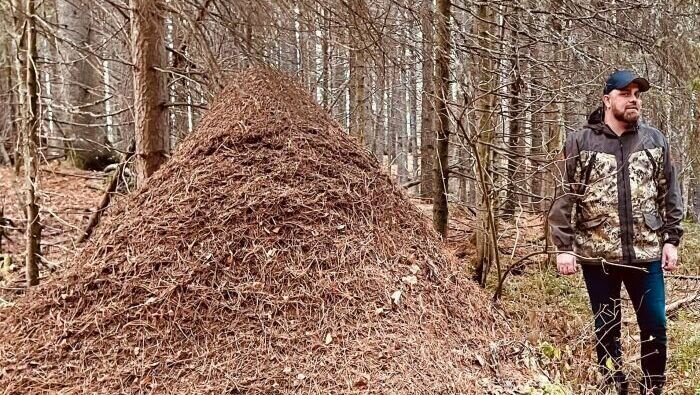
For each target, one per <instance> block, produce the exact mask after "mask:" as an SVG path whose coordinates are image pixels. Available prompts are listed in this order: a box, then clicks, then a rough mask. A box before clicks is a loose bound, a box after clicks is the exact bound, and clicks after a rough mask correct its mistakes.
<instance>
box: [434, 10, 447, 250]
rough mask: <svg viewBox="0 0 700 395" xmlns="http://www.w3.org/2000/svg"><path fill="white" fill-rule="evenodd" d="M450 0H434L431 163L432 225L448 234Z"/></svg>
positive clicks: (438, 230) (439, 231)
mask: <svg viewBox="0 0 700 395" xmlns="http://www.w3.org/2000/svg"><path fill="white" fill-rule="evenodd" d="M450 7H451V3H450V0H437V3H436V9H435V80H434V83H435V93H436V100H435V119H434V130H435V135H436V136H437V142H436V148H437V158H436V159H437V160H436V161H435V162H434V164H433V227H434V228H435V230H436V231H437V232H438V233H439V234H440V235H441V236H442V237H443V238H445V237H447V220H448V215H449V212H448V208H447V192H448V188H447V185H448V183H449V174H448V152H449V141H450V122H449V117H448V113H447V99H448V97H449V94H450V13H451V10H450Z"/></svg>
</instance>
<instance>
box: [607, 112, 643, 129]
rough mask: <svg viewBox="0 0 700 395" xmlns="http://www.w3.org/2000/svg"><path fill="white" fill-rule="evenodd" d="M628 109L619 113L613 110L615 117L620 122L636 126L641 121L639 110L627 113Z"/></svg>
mask: <svg viewBox="0 0 700 395" xmlns="http://www.w3.org/2000/svg"><path fill="white" fill-rule="evenodd" d="M627 110H628V109H625V110H622V111H617V110H616V109H615V108H613V109H612V113H613V116H614V117H615V119H617V120H618V121H620V122H624V123H626V124H628V125H630V126H633V125H636V124H637V122H638V121H639V110H637V111H636V112H629V113H628V112H627Z"/></svg>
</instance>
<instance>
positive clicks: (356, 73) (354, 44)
mask: <svg viewBox="0 0 700 395" xmlns="http://www.w3.org/2000/svg"><path fill="white" fill-rule="evenodd" d="M351 6H352V8H353V13H352V15H353V16H352V17H351V18H350V19H351V33H350V135H351V136H354V137H355V138H356V139H357V141H358V143H360V144H362V145H364V146H367V147H372V146H373V145H374V142H373V141H371V139H370V137H371V136H370V135H369V134H370V133H369V132H371V126H370V125H371V122H370V118H369V115H370V106H369V104H370V103H369V98H368V96H369V95H368V94H367V81H368V80H369V78H368V77H367V74H368V73H367V69H368V68H367V61H368V56H367V55H368V54H367V49H366V48H365V47H366V44H365V42H364V40H363V34H362V29H364V28H365V24H366V21H365V18H366V17H367V16H368V12H367V5H366V3H365V0H352V1H351ZM358 14H359V17H358V16H357V15H358Z"/></svg>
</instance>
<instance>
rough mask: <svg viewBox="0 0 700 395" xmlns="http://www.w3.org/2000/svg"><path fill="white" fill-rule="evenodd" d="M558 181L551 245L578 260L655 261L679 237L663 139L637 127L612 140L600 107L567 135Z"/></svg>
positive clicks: (675, 192)
mask: <svg viewBox="0 0 700 395" xmlns="http://www.w3.org/2000/svg"><path fill="white" fill-rule="evenodd" d="M558 164H559V166H558V167H557V168H558V170H559V176H560V177H558V178H559V179H560V180H561V182H560V185H559V188H558V189H559V192H558V193H557V199H555V201H554V203H553V205H552V208H551V210H550V213H549V226H550V229H551V236H552V241H553V242H554V244H555V245H556V247H557V249H558V250H559V251H572V250H573V251H574V252H575V253H577V254H578V255H580V256H583V257H585V258H584V259H580V261H582V262H583V263H591V262H600V261H601V258H602V259H605V260H606V261H608V262H613V263H624V264H642V263H646V262H651V261H655V260H659V259H661V249H662V246H663V245H664V243H672V244H675V245H678V243H679V242H680V238H681V236H682V234H683V230H682V229H681V226H680V223H681V219H682V215H683V212H682V209H681V207H682V201H681V196H680V189H679V186H678V181H677V179H676V170H675V167H674V165H673V162H672V160H671V153H670V149H669V146H668V142H667V140H666V138H665V136H664V135H663V134H661V132H659V131H658V130H656V129H654V128H652V127H649V126H646V125H639V126H637V127H635V128H634V129H630V130H628V131H626V132H625V133H623V134H622V136H619V137H618V136H617V135H616V134H615V133H614V132H613V131H612V130H611V129H610V128H609V127H608V126H607V125H605V124H604V123H603V120H602V110H601V109H598V110H596V111H595V112H594V113H593V114H591V116H590V117H589V119H588V124H587V125H585V126H584V127H583V128H581V129H580V130H578V131H576V132H574V133H571V134H570V135H569V136H567V139H566V143H565V145H564V158H563V159H562V160H561V161H559V162H558Z"/></svg>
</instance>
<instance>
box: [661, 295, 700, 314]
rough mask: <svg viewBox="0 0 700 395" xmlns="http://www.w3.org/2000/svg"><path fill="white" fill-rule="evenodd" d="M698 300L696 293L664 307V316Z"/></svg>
mask: <svg viewBox="0 0 700 395" xmlns="http://www.w3.org/2000/svg"><path fill="white" fill-rule="evenodd" d="M697 300H700V293H698V292H696V293H694V294H692V295H690V296H688V297H685V298H683V299H680V300H677V301H675V302H673V303H671V304H668V305H666V315H669V314H671V313H673V312H674V311H676V310H678V309H680V308H681V307H683V306H685V305H687V304H690V303H693V302H695V301H697Z"/></svg>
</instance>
